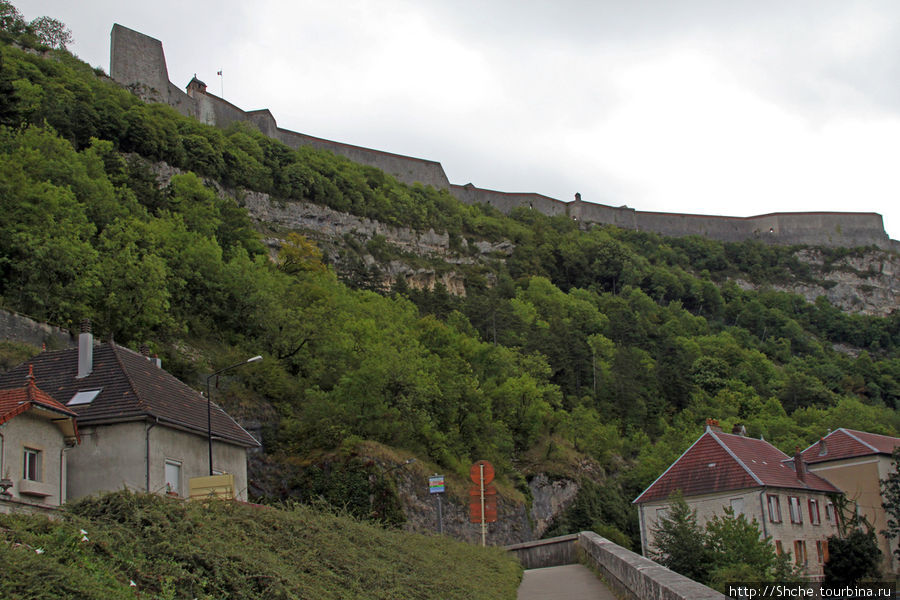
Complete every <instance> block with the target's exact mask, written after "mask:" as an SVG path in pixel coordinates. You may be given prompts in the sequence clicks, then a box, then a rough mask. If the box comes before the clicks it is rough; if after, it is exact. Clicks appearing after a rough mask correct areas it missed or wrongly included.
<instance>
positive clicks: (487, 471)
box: [469, 460, 494, 485]
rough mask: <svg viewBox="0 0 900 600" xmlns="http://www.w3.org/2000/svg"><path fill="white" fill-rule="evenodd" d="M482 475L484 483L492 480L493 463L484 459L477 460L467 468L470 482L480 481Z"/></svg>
mask: <svg viewBox="0 0 900 600" xmlns="http://www.w3.org/2000/svg"><path fill="white" fill-rule="evenodd" d="M482 465H484V470H482V468H481V467H482ZM482 477H484V484H485V485H487V484H489V483H490V482H492V481H493V480H494V465H492V464H491V463H489V462H488V461H486V460H479V461H478V462H477V463H475V464H474V465H472V468H471V469H469V478H470V479H471V480H472V483H481V478H482Z"/></svg>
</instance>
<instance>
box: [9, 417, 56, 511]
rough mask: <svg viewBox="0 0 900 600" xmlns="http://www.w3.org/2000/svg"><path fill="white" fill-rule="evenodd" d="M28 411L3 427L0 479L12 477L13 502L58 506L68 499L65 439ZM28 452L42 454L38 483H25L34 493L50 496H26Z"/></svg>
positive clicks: (45, 420)
mask: <svg viewBox="0 0 900 600" xmlns="http://www.w3.org/2000/svg"><path fill="white" fill-rule="evenodd" d="M34 412H35V411H34V410H33V409H32V410H29V411H28V412H25V413H23V414H21V415H19V416H17V417H14V418H13V419H11V420H9V421H7V422H6V423H4V424H3V425H0V435H2V439H0V446H2V449H0V476H2V477H6V476H7V475H8V476H9V478H10V479H12V481H13V486H12V487H11V488H9V492H10V493H11V494H12V499H13V500H15V501H19V502H21V503H25V504H32V505H37V506H40V505H47V506H59V505H60V504H62V503H63V502H65V500H66V498H65V496H64V495H63V494H61V493H60V492H61V490H64V489H65V485H66V452H64V451H63V449H64V448H65V442H64V440H63V435H62V433H61V432H60V430H59V428H58V427H57V426H56V425H54V424H53V422H52V421H51V420H50V418H45V417H41V416H37V415H36V414H34ZM25 448H31V449H34V450H39V451H40V455H39V456H40V457H39V461H40V467H39V480H38V481H36V482H30V481H26V482H24V484H26V485H30V487H31V488H32V489H35V490H37V491H41V492H43V493H47V494H49V495H47V496H43V495H40V496H36V495H31V494H23V493H22V490H21V487H22V486H23V479H24V477H25V473H24V466H25V461H24V452H25Z"/></svg>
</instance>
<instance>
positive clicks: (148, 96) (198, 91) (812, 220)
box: [110, 24, 900, 251]
mask: <svg viewBox="0 0 900 600" xmlns="http://www.w3.org/2000/svg"><path fill="white" fill-rule="evenodd" d="M110 76H111V77H112V78H113V79H114V80H115V81H117V82H118V83H120V84H121V85H123V86H125V87H126V88H128V89H130V90H131V91H133V92H134V93H135V94H137V95H138V96H139V97H140V98H142V99H144V100H146V101H150V102H162V103H165V104H169V105H170V106H172V107H174V108H175V109H176V110H178V111H179V112H181V113H182V114H184V115H186V116H190V117H193V118H195V119H197V120H199V121H201V122H203V123H207V124H210V125H215V126H218V127H227V126H228V125H229V124H231V123H233V122H235V121H242V122H247V123H252V124H253V125H254V126H256V127H257V128H259V130H260V131H262V132H263V133H264V134H265V135H268V136H269V137H272V138H274V139H277V140H279V141H281V142H283V143H284V144H286V145H288V146H290V147H292V148H297V147H300V146H311V147H313V148H317V149H320V150H328V151H331V152H333V153H335V154H339V155H341V156H344V157H346V158H349V159H350V160H352V161H355V162H358V163H361V164H365V165H370V166H373V167H377V168H379V169H382V170H383V171H385V172H387V173H390V174H391V175H393V176H395V177H397V178H398V179H399V180H400V181H403V182H405V183H409V184H412V183H421V184H423V185H430V186H434V187H435V188H437V189H444V190H448V191H449V192H450V193H451V194H452V195H453V196H454V197H456V198H457V199H458V200H460V201H461V202H465V203H467V204H477V203H484V204H490V205H491V206H494V207H496V208H497V209H498V210H500V211H502V212H505V213H508V212H510V211H511V210H513V209H514V208H518V207H524V208H530V209H533V210H536V211H539V212H541V213H543V214H546V215H551V216H552V215H568V216H569V217H571V218H573V219H577V220H579V221H582V222H584V223H597V224H612V225H616V226H618V227H622V228H624V229H633V230H640V231H652V232H655V233H659V234H662V235H667V236H685V235H702V236H705V237H708V238H712V239H716V240H721V241H726V242H738V241H742V240H746V239H758V240H760V241H762V242H766V243H772V244H784V245H788V244H810V245H821V246H841V247H855V246H877V247H879V248H883V249H891V250H894V251H900V242H897V241H895V240H891V239H890V237H889V236H888V235H887V233H885V231H884V223H883V221H882V218H881V215H879V214H878V213H871V212H870V213H849V212H810V213H771V214H766V215H758V216H753V217H726V216H711V215H689V214H678V213H661V212H644V211H638V210H634V209H633V208H628V207H626V206H622V207H614V206H606V205H603V204H595V203H592V202H585V201H583V200H582V199H581V196H580V194H575V199H574V200H572V201H570V202H565V201H562V200H558V199H556V198H550V197H548V196H544V195H542V194H535V193H519V192H512V193H511V192H500V191H495V190H487V189H483V188H478V187H475V186H474V185H472V184H471V183H468V184H466V185H456V184H451V183H450V181H449V180H448V179H447V174H446V173H445V172H444V169H443V167H442V166H441V163H439V162H436V161H432V160H424V159H421V158H414V157H411V156H403V155H401V154H393V153H390V152H382V151H380V150H373V149H371V148H363V147H360V146H353V145H350V144H343V143H341V142H334V141H331V140H325V139H322V138H317V137H313V136H311V135H306V134H303V133H297V132H295V131H290V130H287V129H282V128H281V127H278V125H277V123H276V122H275V117H273V116H272V113H271V112H269V110H268V109H259V110H251V111H245V110H242V109H240V108H238V107H237V106H235V105H233V104H231V103H230V102H228V101H226V100H224V99H222V98H219V97H218V96H215V95H213V94H211V93H209V91H207V88H206V84H204V83H203V82H202V81H200V80H199V79H197V78H196V77H194V78H193V79H192V80H191V81H190V83H188V85H187V92H182V91H181V89H180V88H178V87H177V86H176V85H175V84H173V83H172V82H170V81H169V73H168V69H167V67H166V58H165V54H164V53H163V47H162V43H161V42H160V41H159V40H157V39H154V38H151V37H149V36H147V35H144V34H143V33H140V32H138V31H134V30H132V29H128V28H127V27H123V26H121V25H119V24H115V25H113V28H112V33H111V46H110Z"/></svg>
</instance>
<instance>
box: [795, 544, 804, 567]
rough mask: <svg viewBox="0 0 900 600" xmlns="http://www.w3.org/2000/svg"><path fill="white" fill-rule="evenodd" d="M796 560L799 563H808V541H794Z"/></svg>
mask: <svg viewBox="0 0 900 600" xmlns="http://www.w3.org/2000/svg"><path fill="white" fill-rule="evenodd" d="M794 562H796V563H797V564H798V565H805V564H806V542H805V541H804V540H795V541H794Z"/></svg>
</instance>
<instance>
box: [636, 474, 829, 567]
mask: <svg viewBox="0 0 900 600" xmlns="http://www.w3.org/2000/svg"><path fill="white" fill-rule="evenodd" d="M769 495H772V496H778V499H779V505H780V507H781V522H780V523H773V522H772V521H771V519H770V518H769V514H768V500H767V496H769ZM789 496H795V497H797V498H798V499H799V501H800V513H801V516H802V521H803V522H802V523H792V522H791V517H790V507H789V501H788V497H789ZM810 498H814V499H816V500H817V502H818V504H819V524H818V525H813V524H812V523H811V522H810V518H809V502H808V501H809V499H810ZM733 499H740V500H742V501H743V513H744V515H745V516H746V517H747V519H748V520H751V521H752V520H753V519H756V521H757V523H758V524H759V528H760V534H761V535H762V536H763V537H766V536H771V538H772V543H773V544H775V543H776V542H781V544H782V548H783V549H784V551H785V552H790V553H791V556H792V557H793V556H794V542H795V541H798V540H802V541H805V542H806V551H807V564H806V570H807V574H808V575H809V576H811V577H817V578H818V577H822V575H823V574H824V571H823V565H824V562H823V561H820V560H819V557H818V554H817V551H816V542H817V541H819V542H822V541H825V540H826V539H828V537H830V536H832V535H835V534H836V533H837V525H836V524H835V523H834V522H829V521H828V520H826V518H825V517H826V513H825V506H826V504H827V503H828V498H827V496H826V495H825V494H822V493H817V492H807V491H803V490H786V489H776V488H754V489H743V490H734V491H730V492H722V493H717V494H707V495H703V496H691V497H689V498H685V501H686V502H687V503H688V506H690V507H691V509H693V510H696V511H697V524H698V525H700V526H701V527H703V526H705V525H706V523H707V522H709V521H710V520H711V519H712V518H713V517H714V516H716V515H718V516H723V515H724V514H725V511H724V509H725V507H728V506H731V501H732V500H733ZM667 507H668V502H666V501H661V502H647V503H645V504H642V505H641V506H640V507H639V511H640V514H639V517H640V524H641V545H642V547H643V554H644V555H645V556H646V555H647V554H648V551H649V549H650V548H651V547H653V544H654V537H655V536H654V530H655V529H656V528H657V527H658V518H659V515H660V513H659V509H665V508H667Z"/></svg>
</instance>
